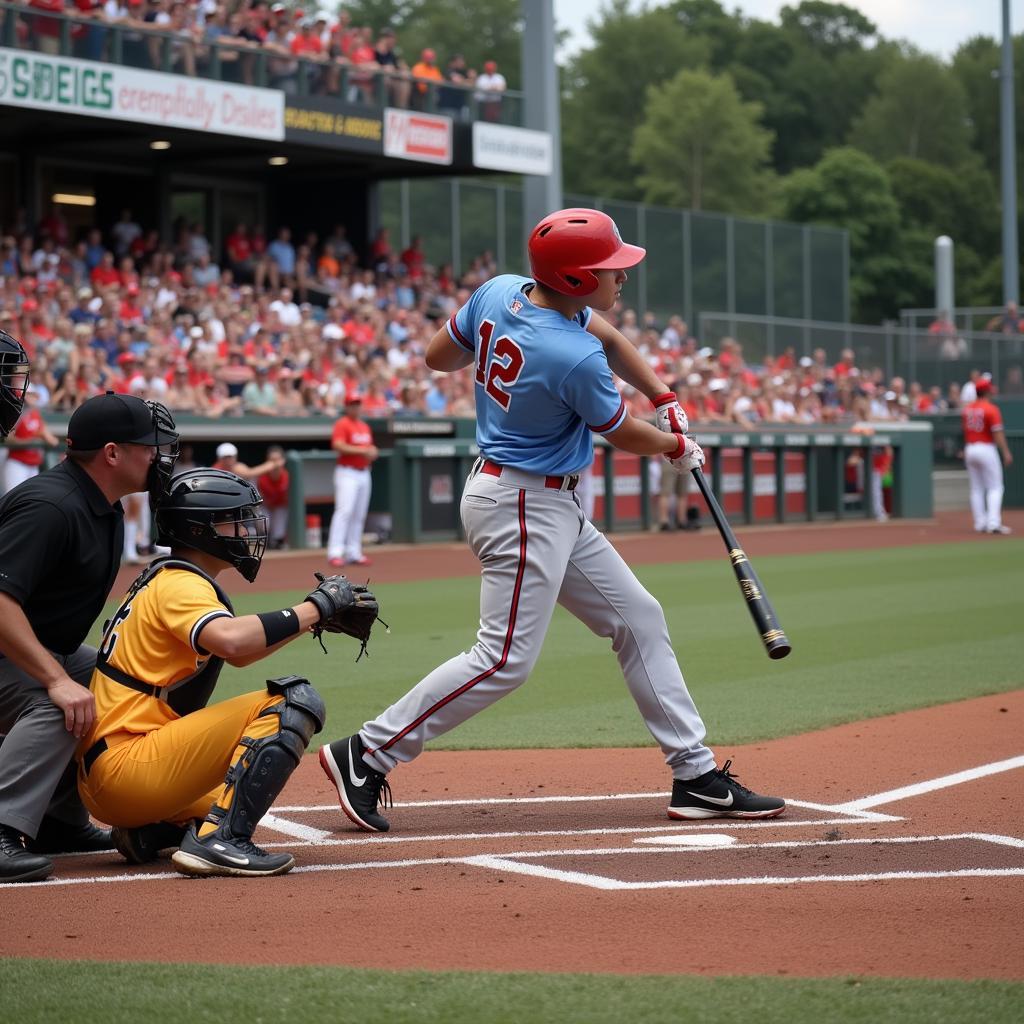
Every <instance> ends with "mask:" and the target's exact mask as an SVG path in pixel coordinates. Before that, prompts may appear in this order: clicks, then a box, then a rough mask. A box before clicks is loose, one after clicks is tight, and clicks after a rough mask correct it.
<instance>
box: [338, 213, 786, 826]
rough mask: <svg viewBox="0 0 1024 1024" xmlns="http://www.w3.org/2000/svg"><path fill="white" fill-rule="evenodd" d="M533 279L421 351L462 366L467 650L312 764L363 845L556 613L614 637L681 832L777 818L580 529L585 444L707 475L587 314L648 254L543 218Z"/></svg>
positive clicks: (604, 545)
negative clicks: (435, 742)
mask: <svg viewBox="0 0 1024 1024" xmlns="http://www.w3.org/2000/svg"><path fill="white" fill-rule="evenodd" d="M529 255H530V266H531V270H532V274H533V279H532V280H531V279H530V278H525V277H517V276H513V275H503V276H500V277H496V278H493V279H492V280H490V281H488V282H487V283H486V284H484V285H482V286H481V287H480V288H479V289H477V291H476V292H474V294H473V295H472V296H471V297H470V299H469V301H468V302H467V303H466V305H465V306H463V307H462V308H461V309H460V310H459V311H458V312H457V313H455V315H454V316H452V318H451V319H450V320H449V321H448V323H447V325H446V326H445V327H444V328H442V329H441V330H440V331H438V333H437V334H436V335H435V336H434V338H433V339H432V340H431V342H430V344H429V346H428V348H427V353H426V360H427V363H428V365H429V366H430V367H431V368H432V369H435V370H442V371H455V370H459V369H461V368H462V367H464V366H472V367H473V372H474V375H475V380H476V410H477V443H478V445H479V447H480V451H481V457H480V459H479V460H478V461H477V463H476V465H475V467H474V468H473V471H472V473H471V474H470V476H469V479H468V480H467V482H466V486H465V489H464V492H463V495H462V503H461V509H460V511H461V516H462V523H463V527H464V529H465V533H466V538H467V540H468V541H469V544H470V546H471V547H472V549H473V551H474V553H475V554H476V555H477V557H478V558H479V560H480V565H481V594H480V630H479V632H478V634H477V639H476V643H475V644H474V645H473V647H472V649H471V650H469V651H466V652H463V653H461V654H458V655H456V656H455V657H454V658H452V659H451V660H449V661H447V662H445V664H443V665H441V666H440V667H439V668H437V669H435V670H434V671H433V672H431V673H430V674H429V675H427V676H426V678H424V679H423V680H421V681H420V682H419V683H418V684H417V685H416V686H414V687H413V689H412V690H410V691H409V692H408V693H407V694H406V695H405V696H404V697H402V698H401V699H400V700H398V701H397V702H396V703H395V704H393V705H392V706H391V707H390V708H388V709H387V710H386V711H385V712H384V713H383V714H381V715H379V716H378V717H377V718H375V719H374V720H373V721H370V722H367V723H366V724H365V725H364V726H363V728H362V729H361V730H360V731H359V732H358V733H356V734H355V735H353V736H350V737H346V738H344V739H340V740H337V741H335V742H334V743H330V744H327V745H325V746H324V747H322V748H321V751H320V763H321V766H322V767H323V769H324V771H325V772H326V773H327V776H328V777H329V778H330V779H331V781H332V782H333V783H334V785H335V787H336V788H337V791H338V796H339V799H340V801H341V806H342V809H343V810H344V811H345V813H346V814H347V815H348V817H349V818H350V819H351V820H352V821H353V822H354V823H355V824H356V825H358V826H359V827H360V828H362V829H364V830H366V831H379V832H382V831H387V829H388V828H389V823H388V821H387V819H386V818H384V817H383V816H382V815H380V814H379V813H377V807H378V804H379V803H384V802H386V801H387V799H388V798H389V796H390V787H389V786H388V785H387V780H386V775H387V773H388V772H390V771H391V769H393V768H394V767H395V766H396V765H397V764H399V763H400V762H403V761H411V760H412V759H413V758H415V757H416V756H417V755H418V754H419V753H420V751H422V749H423V746H424V744H425V743H427V742H428V741H429V740H431V739H433V738H435V737H437V736H440V735H442V734H444V733H446V732H448V731H449V730H450V729H453V728H455V726H457V725H459V723H461V722H464V721H466V719H468V718H470V717H471V716H473V715H475V714H476V713H477V712H479V711H482V710H483V709H484V708H486V707H489V706H490V705H491V704H493V703H494V702H495V701H497V700H498V699H499V698H501V697H503V696H505V694H507V693H510V692H511V691H512V690H514V689H515V688H516V687H517V686H520V685H521V684H522V683H523V682H525V681H526V678H527V677H528V676H529V674H530V670H531V669H532V668H533V665H534V663H535V662H536V660H537V656H538V655H539V654H540V649H541V644H542V643H543V640H544V635H545V633H546V632H547V628H548V623H549V622H550V621H551V616H552V614H553V612H554V609H555V604H556V602H557V603H559V604H561V605H562V606H563V607H565V608H567V609H568V610H569V611H570V612H572V613H573V614H574V615H575V616H577V618H579V619H580V620H581V621H583V622H585V623H586V624H587V625H588V626H589V627H590V629H592V630H593V631H594V632H595V633H596V634H598V635H599V636H603V637H607V638H608V639H609V640H610V641H611V644H612V649H613V650H614V651H615V652H616V654H617V655H618V659H619V664H620V666H621V668H622V672H623V675H624V676H625V680H626V684H627V686H628V687H629V690H630V693H631V695H632V697H633V699H634V700H635V701H636V704H637V707H638V708H639V709H640V713H641V714H642V715H643V718H644V721H645V722H646V723H647V727H648V728H649V729H650V731H651V734H652V735H653V736H654V738H655V740H656V741H657V742H658V744H659V746H660V747H661V749H662V751H663V752H664V754H665V759H666V761H667V763H668V765H669V767H670V768H671V770H672V775H673V777H674V783H673V787H672V799H671V804H670V806H669V808H668V813H669V816H670V817H673V818H685V819H696V818H711V817H719V816H723V815H729V816H736V817H750V818H768V817H774V816H775V815H777V814H781V813H782V811H783V810H784V808H785V802H784V801H783V800H780V799H777V798H775V797H764V796H758V795H757V794H755V793H752V792H751V791H750V790H748V789H746V788H745V787H743V786H741V785H739V783H738V782H737V781H736V780H735V778H734V776H732V775H731V774H730V772H729V762H726V764H725V765H724V767H723V768H722V769H719V768H717V767H716V766H715V759H714V755H713V754H712V752H711V751H710V750H709V749H708V747H707V746H705V744H704V734H705V729H704V723H703V722H702V721H701V718H700V715H699V714H698V712H697V709H696V707H695V706H694V703H693V700H692V699H691V697H690V694H689V692H688V691H687V689H686V684H685V682H684V681H683V676H682V673H681V672H680V669H679V665H678V663H677V661H676V657H675V654H674V652H673V650H672V643H671V640H670V639H669V635H668V629H667V626H666V623H665V616H664V613H663V611H662V609H661V606H660V604H659V603H658V602H657V601H656V600H655V598H654V597H652V596H651V595H650V594H649V593H648V592H647V591H646V590H645V589H644V588H643V586H642V585H641V584H640V582H639V581H638V580H637V578H636V576H634V575H633V572H632V571H631V570H630V568H629V566H628V565H627V564H626V563H625V562H624V561H623V560H622V558H621V557H620V556H619V555H618V553H617V552H616V551H615V549H614V548H613V547H612V546H611V544H610V543H609V542H608V540H607V539H606V538H605V536H604V535H603V534H602V533H600V532H599V531H598V530H597V529H596V528H595V527H594V526H593V525H592V524H591V523H590V522H589V521H588V519H587V518H586V516H585V515H584V513H583V511H582V509H581V506H580V501H579V498H578V495H577V494H576V486H577V483H578V480H579V473H580V472H581V471H582V470H583V469H584V468H585V467H586V466H588V465H589V464H590V462H591V459H592V457H593V445H592V441H591V432H592V431H593V432H595V433H599V434H602V435H603V436H604V437H605V438H606V439H607V440H608V441H609V443H610V444H612V445H614V446H615V447H616V448H620V449H622V450H623V451H627V452H632V453H633V454H637V455H663V456H664V457H665V459H666V460H667V465H666V470H667V471H672V472H676V473H688V472H689V471H690V470H691V469H693V468H694V467H696V466H700V465H701V464H702V463H703V461H704V455H703V452H702V451H701V449H700V448H699V446H698V445H697V444H696V443H695V442H694V441H693V440H692V439H690V438H688V437H686V436H685V431H686V430H687V427H688V424H687V421H686V415H685V413H684V412H683V410H682V408H680V406H679V404H678V402H677V401H676V397H675V395H674V394H672V393H671V392H669V391H668V389H667V388H666V386H665V385H664V384H663V383H662V381H661V380H660V379H659V378H658V377H657V376H656V375H655V373H654V372H653V371H652V370H651V369H650V367H649V366H648V365H647V364H646V363H645V362H644V360H643V359H642V357H641V356H640V355H639V353H638V352H637V351H636V349H635V348H634V347H633V346H632V345H631V344H630V343H629V341H628V340H627V339H626V338H625V337H624V336H623V335H622V334H620V333H619V331H617V330H615V329H614V328H613V327H612V326H611V325H610V324H609V323H608V322H607V321H606V320H604V319H602V318H601V317H600V316H598V315H597V314H596V313H594V312H593V310H595V309H596V310H608V309H610V308H611V307H612V306H613V305H614V304H615V302H616V300H617V299H618V297H619V294H620V292H621V289H622V285H623V283H624V282H625V281H626V269H627V268H629V267H632V266H635V265H636V264H637V263H639V262H640V260H641V259H643V257H644V255H645V252H644V250H643V249H641V248H638V247H637V246H634V245H627V244H625V243H624V242H623V241H622V239H621V237H620V236H619V232H618V229H617V228H616V226H615V224H614V222H613V221H612V220H611V219H610V218H609V217H607V216H606V215H605V214H603V213H600V212H598V211H596V210H586V209H569V210H562V211H560V212H558V213H554V214H551V215H550V216H548V217H545V218H544V220H543V221H541V222H540V224H538V225H537V226H536V228H534V230H533V232H532V233H531V235H530V240H529ZM613 371H614V372H615V373H617V374H618V375H619V376H620V377H621V378H622V379H623V380H625V381H626V382H627V383H629V384H631V385H633V387H635V388H637V389H638V390H639V391H641V392H643V394H645V395H646V396H647V397H648V398H650V399H651V401H652V402H653V403H654V406H655V408H656V410H657V413H658V423H659V427H660V428H661V429H659V428H658V427H655V426H654V425H652V424H650V423H646V422H644V421H643V420H639V419H636V418H634V417H633V416H631V415H630V414H629V412H628V411H627V409H626V407H625V404H624V402H623V400H622V398H621V397H620V395H619V392H618V391H617V390H616V388H615V385H614V383H613V380H612V372H613Z"/></svg>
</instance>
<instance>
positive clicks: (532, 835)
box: [260, 811, 904, 850]
mask: <svg viewBox="0 0 1024 1024" xmlns="http://www.w3.org/2000/svg"><path fill="white" fill-rule="evenodd" d="M340 813H341V812H340V811H339V814H340ZM877 820H879V819H876V818H869V819H862V818H859V817H842V818H810V819H806V818H805V819H801V820H799V821H780V820H779V819H778V818H771V819H769V820H767V821H742V820H740V819H738V818H715V819H711V822H710V824H706V825H698V824H694V823H693V822H687V823H686V824H682V823H680V824H679V825H676V826H672V825H628V826H622V827H620V828H565V829H537V830H532V831H531V830H516V831H506V832H449V833H437V832H432V833H424V834H422V835H412V836H403V835H394V834H393V833H390V832H389V833H388V834H387V835H383V834H381V833H376V834H374V835H365V834H363V835H359V836H356V837H352V838H346V839H332V838H330V837H331V835H332V834H333V833H330V832H325V833H323V835H324V836H325V837H326V838H323V839H319V838H318V839H315V840H314V839H311V840H307V841H299V842H292V843H286V842H266V843H262V842H261V843H260V845H261V846H264V847H266V848H267V849H268V850H269V849H276V848H278V847H287V848H288V849H295V848H296V847H298V846H366V845H377V846H385V845H386V846H391V845H392V844H393V843H441V842H461V841H469V840H472V841H474V842H477V841H486V840H489V839H542V838H543V839H550V838H556V837H560V836H614V835H642V834H646V833H658V832H661V833H664V832H665V831H666V830H668V829H672V828H673V827H675V828H678V829H679V834H680V835H682V834H684V833H686V832H698V831H716V832H719V831H721V830H722V829H723V828H727V829H729V830H730V831H732V830H733V829H760V830H764V829H767V828H771V829H777V828H809V827H817V826H820V825H861V824H868V823H870V822H874V821H877ZM881 820H882V821H903V820H904V819H903V818H893V817H890V816H889V815H885V816H883V817H882V819H881ZM266 823H267V819H266V818H264V819H263V821H262V822H261V824H264V825H265V824H266ZM345 823H346V824H347V823H348V819H347V818H346V819H345Z"/></svg>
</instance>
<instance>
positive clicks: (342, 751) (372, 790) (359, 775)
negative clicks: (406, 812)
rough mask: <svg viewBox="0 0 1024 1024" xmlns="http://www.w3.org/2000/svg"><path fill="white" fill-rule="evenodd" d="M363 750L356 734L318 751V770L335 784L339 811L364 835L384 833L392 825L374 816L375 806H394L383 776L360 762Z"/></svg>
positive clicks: (375, 814) (383, 818)
mask: <svg viewBox="0 0 1024 1024" xmlns="http://www.w3.org/2000/svg"><path fill="white" fill-rule="evenodd" d="M365 749H366V748H365V747H364V746H363V741H362V740H361V739H360V738H359V733H355V734H354V735H352V736H348V737H346V738H345V739H343V740H335V741H334V742H333V743H325V744H324V745H323V746H322V747H321V748H320V767H321V768H323V770H324V774H325V775H326V776H327V778H329V779H330V780H331V782H333V783H334V788H335V789H336V790H337V791H338V799H339V800H340V801H341V809H342V810H343V811H344V812H345V813H346V814H347V815H348V816H349V818H351V819H352V821H353V822H355V824H357V825H358V826H359V827H360V828H361V829H362V830H363V831H364V832H387V830H388V829H389V828H391V823H390V822H389V821H388V819H387V818H385V817H383V816H382V815H380V814H378V813H377V805H378V804H380V806H381V807H390V806H393V803H392V800H391V787H390V786H389V785H388V779H387V776H386V775H385V774H384V773H383V772H378V771H374V770H373V769H372V768H370V767H369V766H368V765H367V764H366V762H365V761H364V760H363V752H364V750H365Z"/></svg>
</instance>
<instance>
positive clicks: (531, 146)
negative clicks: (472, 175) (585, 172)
mask: <svg viewBox="0 0 1024 1024" xmlns="http://www.w3.org/2000/svg"><path fill="white" fill-rule="evenodd" d="M473 166H474V167H483V168H486V169H488V170H492V171H510V172H512V173H513V174H539V175H542V176H546V175H548V174H550V173H551V170H552V159H551V136H550V134H548V132H536V131H533V130H532V129H529V128H514V127H512V126H510V125H505V124H488V123H486V122H484V121H474V122H473Z"/></svg>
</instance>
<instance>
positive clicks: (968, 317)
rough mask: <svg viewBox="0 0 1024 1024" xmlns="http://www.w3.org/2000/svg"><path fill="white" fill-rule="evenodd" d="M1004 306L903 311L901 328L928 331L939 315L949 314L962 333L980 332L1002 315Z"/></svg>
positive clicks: (926, 308) (925, 308) (930, 308)
mask: <svg viewBox="0 0 1024 1024" xmlns="http://www.w3.org/2000/svg"><path fill="white" fill-rule="evenodd" d="M1003 311H1004V310H1003V307H1002V306H957V307H956V308H955V309H950V310H936V309H935V308H934V307H921V308H919V309H901V310H900V327H905V328H907V329H908V330H928V328H929V327H930V326H931V325H932V324H933V323H934V322H935V321H936V320H937V319H938V314H939V313H942V312H946V313H949V315H950V316H951V317H952V318H953V323H954V324H955V325H956V327H957V328H959V329H960V330H962V331H980V330H984V329H985V325H986V324H987V323H988V322H989V321H990V320H991V319H992V317H994V316H998V315H999V314H1000V313H1002V312H1003Z"/></svg>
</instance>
